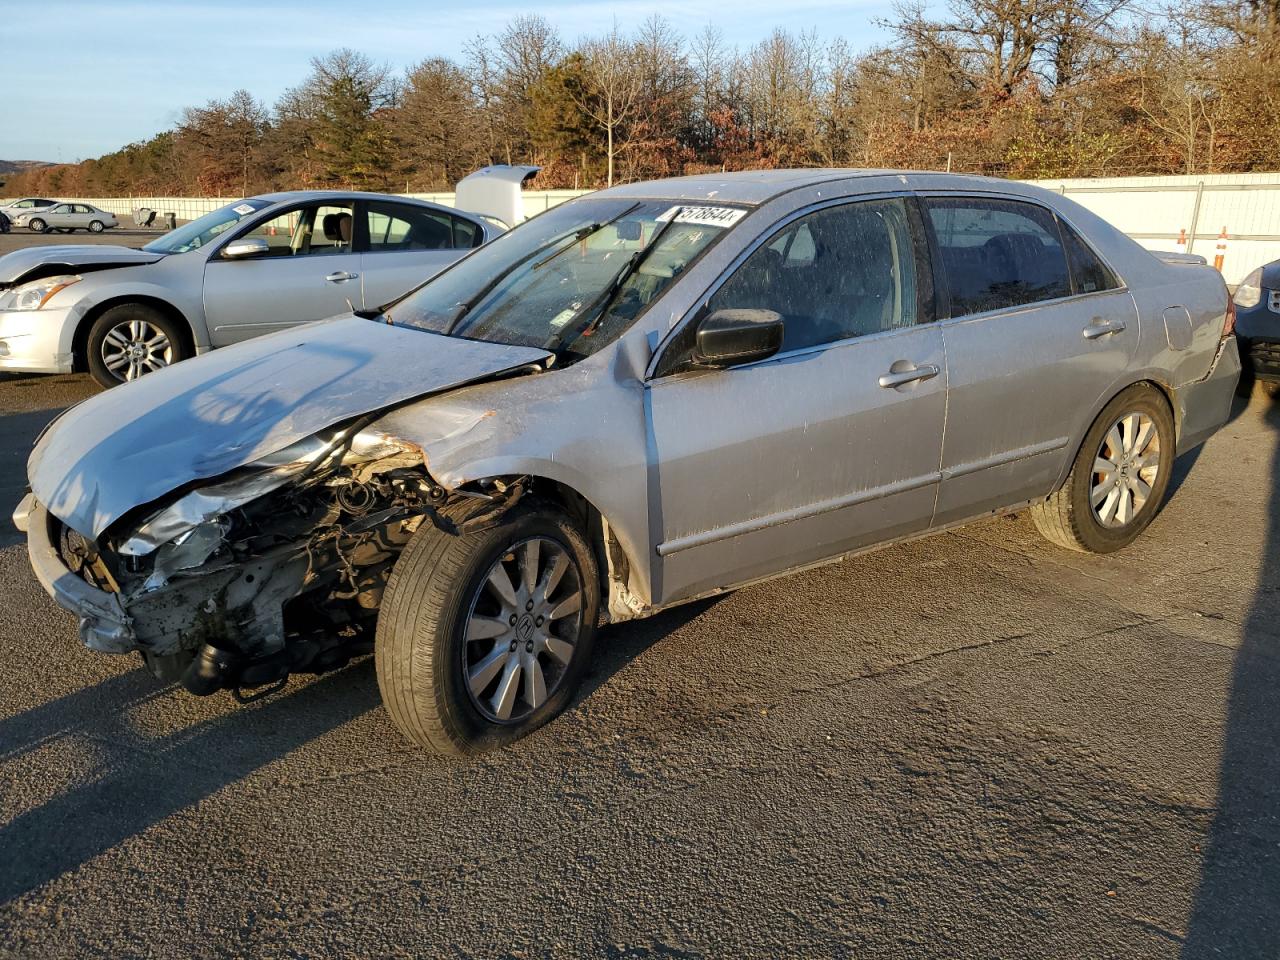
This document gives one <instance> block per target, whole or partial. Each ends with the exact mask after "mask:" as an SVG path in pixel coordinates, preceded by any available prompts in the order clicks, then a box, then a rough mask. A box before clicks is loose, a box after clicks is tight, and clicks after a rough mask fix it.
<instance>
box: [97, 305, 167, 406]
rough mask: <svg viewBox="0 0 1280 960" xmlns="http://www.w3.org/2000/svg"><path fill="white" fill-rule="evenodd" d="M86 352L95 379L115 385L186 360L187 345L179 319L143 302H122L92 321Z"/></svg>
mask: <svg viewBox="0 0 1280 960" xmlns="http://www.w3.org/2000/svg"><path fill="white" fill-rule="evenodd" d="M85 354H86V357H85V359H86V361H87V365H88V367H89V373H90V374H92V375H93V379H95V380H97V381H98V383H100V384H102V386H104V387H114V386H118V385H119V384H121V383H126V382H128V381H130V380H137V379H138V378H139V377H142V376H145V375H146V374H148V373H154V372H155V371H157V370H162V369H164V368H165V367H168V366H171V365H173V364H175V363H177V362H178V361H179V360H185V359H186V357H187V347H186V340H185V338H184V337H183V329H182V325H181V324H180V323H178V322H177V321H175V320H173V319H172V318H170V317H169V316H167V315H166V314H163V313H161V312H160V311H159V310H157V309H156V308H155V307H150V306H147V305H146V304H144V303H122V304H120V305H119V306H116V307H112V308H111V309H110V310H107V311H106V312H105V313H103V314H102V316H100V317H98V319H97V320H95V321H94V322H93V326H92V327H90V328H89V336H88V338H87V340H86V342H85Z"/></svg>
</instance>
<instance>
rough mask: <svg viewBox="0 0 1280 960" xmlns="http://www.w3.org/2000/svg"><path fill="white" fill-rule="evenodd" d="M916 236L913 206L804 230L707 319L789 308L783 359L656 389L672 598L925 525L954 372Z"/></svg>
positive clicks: (728, 284)
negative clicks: (934, 318) (931, 310)
mask: <svg viewBox="0 0 1280 960" xmlns="http://www.w3.org/2000/svg"><path fill="white" fill-rule="evenodd" d="M913 234H914V227H913V224H912V217H911V216H910V208H909V206H908V202H907V201H906V200H904V199H903V198H900V197H899V198H889V199H884V200H867V201H861V202H857V203H845V204H840V205H832V206H827V207H823V208H821V209H819V210H816V211H814V212H811V213H808V214H806V215H803V216H800V217H798V218H796V219H793V220H791V221H790V222H788V223H786V224H784V225H783V226H782V227H781V228H780V229H779V230H778V231H777V232H776V233H775V234H773V235H772V236H770V237H768V238H767V239H766V240H765V241H764V242H763V243H762V244H761V245H760V246H759V247H757V248H756V249H755V251H754V252H753V253H752V254H751V255H750V256H749V257H748V258H747V259H746V260H745V261H744V262H743V263H742V265H741V266H740V267H738V268H737V269H736V270H735V271H734V272H733V273H732V274H731V275H730V276H729V278H728V279H727V280H726V281H725V282H724V283H723V284H722V285H721V286H720V287H719V289H717V290H715V292H714V293H713V294H712V295H711V297H710V299H709V302H708V303H707V305H706V307H705V308H704V310H703V311H702V315H710V313H712V312H715V311H717V310H721V309H744V308H746V309H761V308H763V309H769V310H774V311H776V312H777V313H779V314H780V315H781V316H782V318H783V321H784V324H785V337H784V341H783V345H782V350H781V352H780V353H779V354H778V355H776V356H774V357H773V358H771V359H768V360H764V361H760V362H756V363H752V364H749V365H746V366H740V367H733V368H729V369H725V370H715V371H696V370H690V371H686V372H676V373H672V374H669V375H666V376H662V377H659V378H657V379H654V380H652V381H651V382H650V383H649V385H648V394H649V396H648V400H649V406H650V417H651V429H652V434H653V445H654V456H655V460H656V485H657V488H658V489H657V496H656V498H655V502H654V505H653V517H652V525H653V527H654V536H655V538H656V539H657V540H658V541H659V546H658V548H657V549H658V559H657V561H656V567H655V577H654V594H655V598H656V599H658V601H659V602H662V603H668V602H671V601H673V600H677V599H682V598H685V597H689V596H694V595H697V594H700V593H703V592H706V591H708V590H711V589H714V588H716V587H720V586H728V585H732V584H735V583H741V582H746V581H748V580H752V579H755V578H758V577H764V576H768V575H770V574H774V573H778V572H781V571H785V570H788V569H791V568H794V567H798V566H802V565H804V564H807V563H812V562H815V561H818V560H822V559H825V558H828V557H832V556H836V555H838V554H840V553H843V552H845V551H848V550H850V549H854V548H856V547H858V546H861V545H865V544H868V543H872V542H875V541H878V540H884V539H890V538H893V537H897V536H902V535H906V534H910V533H914V532H917V531H920V530H923V529H925V528H927V527H928V526H929V523H930V520H931V518H932V515H933V508H934V501H935V497H936V494H937V488H938V478H939V471H938V464H939V458H940V455H941V451H942V429H943V419H944V414H945V410H946V373H945V368H946V363H945V359H944V356H943V350H942V335H941V332H940V331H939V330H938V328H937V326H936V325H935V324H932V323H928V322H922V321H927V320H928V316H927V313H926V311H925V309H924V307H923V304H924V302H925V300H926V298H925V297H924V296H922V295H921V294H920V288H921V284H922V282H926V281H927V278H926V277H924V276H923V270H922V269H921V268H920V266H919V265H918V264H917V261H916V256H915V253H914V244H913ZM680 342H682V338H679V337H677V338H675V339H674V340H673V341H672V344H673V346H672V348H671V349H678V348H677V347H676V346H675V344H678V343H680ZM663 360H664V362H663V363H662V364H661V366H660V369H670V363H669V361H667V358H665V357H664V358H663Z"/></svg>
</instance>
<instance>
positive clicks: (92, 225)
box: [89, 220, 103, 233]
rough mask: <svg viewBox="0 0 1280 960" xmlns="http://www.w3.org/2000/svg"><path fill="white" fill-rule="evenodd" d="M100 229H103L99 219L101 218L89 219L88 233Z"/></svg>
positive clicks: (99, 230)
mask: <svg viewBox="0 0 1280 960" xmlns="http://www.w3.org/2000/svg"><path fill="white" fill-rule="evenodd" d="M102 230H103V227H102V221H101V220H90V221H89V232H90V233H101V232H102Z"/></svg>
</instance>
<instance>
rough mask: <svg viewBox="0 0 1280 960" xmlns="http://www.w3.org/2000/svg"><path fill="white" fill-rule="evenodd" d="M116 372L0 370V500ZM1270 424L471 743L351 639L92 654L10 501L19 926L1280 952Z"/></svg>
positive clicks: (930, 545) (593, 949) (718, 604)
mask: <svg viewBox="0 0 1280 960" xmlns="http://www.w3.org/2000/svg"><path fill="white" fill-rule="evenodd" d="M16 239H18V240H21V241H22V242H23V243H27V242H31V241H30V238H29V237H26V236H23V235H17V238H16ZM41 239H42V240H46V239H48V238H41ZM58 239H59V241H60V242H65V241H66V239H67V238H58ZM104 239H105V240H107V241H108V242H110V241H116V242H126V243H133V242H139V241H138V240H137V239H135V238H132V237H127V236H124V235H123V234H121V233H116V234H114V235H112V234H108V235H107V236H106V237H105V238H104ZM14 240H15V235H10V237H7V238H0V251H3V250H6V249H12V248H13V244H14ZM72 240H73V242H79V239H78V238H72ZM94 389H95V388H94V387H93V385H92V384H91V382H90V381H89V380H88V378H87V377H83V376H65V377H36V376H32V377H23V376H18V375H8V376H4V377H0V453H2V455H3V458H2V459H0V506H3V507H4V508H5V512H7V510H8V508H9V507H10V506H11V505H12V504H14V503H16V502H17V500H18V498H19V497H20V495H21V493H22V491H23V488H24V484H25V478H24V461H25V456H26V452H27V450H28V449H29V447H30V444H31V442H32V439H33V438H34V436H35V435H36V433H37V432H38V431H39V430H40V428H41V427H42V426H43V425H44V424H45V423H46V422H47V421H48V420H49V419H50V418H51V417H52V416H54V415H55V414H56V413H57V411H58V410H60V409H61V408H63V407H65V406H66V405H67V404H69V403H72V402H74V401H76V400H78V399H80V398H82V397H84V396H87V395H89V394H90V393H92V392H93V390H94ZM1277 428H1280V406H1276V405H1273V404H1272V403H1271V402H1270V401H1269V400H1267V399H1266V398H1265V397H1263V396H1261V395H1256V396H1255V397H1254V398H1253V399H1252V400H1251V402H1250V403H1248V404H1247V405H1246V404H1245V403H1244V402H1243V401H1241V402H1240V403H1238V405H1237V410H1236V416H1235V418H1234V419H1233V420H1232V422H1231V423H1230V424H1229V425H1228V426H1227V427H1226V428H1225V429H1224V430H1223V431H1222V432H1221V433H1220V434H1219V435H1218V436H1217V437H1215V438H1214V439H1213V440H1212V441H1210V443H1209V444H1207V445H1206V446H1205V447H1204V448H1202V449H1201V450H1200V451H1199V452H1198V453H1197V454H1195V455H1193V456H1189V457H1185V458H1183V459H1182V460H1181V461H1179V464H1178V470H1177V473H1176V474H1175V480H1174V485H1173V487H1172V489H1171V494H1170V497H1169V501H1168V503H1167V505H1166V506H1165V508H1164V510H1163V512H1162V514H1161V515H1160V516H1159V517H1158V518H1157V519H1156V521H1155V522H1154V523H1153V525H1152V526H1151V528H1150V529H1149V531H1148V532H1147V533H1146V534H1145V535H1144V536H1143V537H1141V538H1140V539H1139V540H1138V542H1137V543H1136V544H1135V545H1134V546H1133V547H1131V548H1130V549H1128V550H1127V551H1124V552H1122V553H1119V554H1115V555H1111V556H1107V557H1095V556H1087V555H1084V554H1073V553H1067V552H1064V551H1061V550H1059V549H1056V548H1054V547H1052V546H1050V545H1049V544H1048V543H1046V542H1044V541H1043V540H1041V539H1040V538H1039V537H1038V536H1037V534H1036V533H1035V531H1034V528H1033V527H1032V525H1031V523H1030V520H1029V519H1028V518H1026V517H1017V518H1006V519H995V520H990V521H987V522H984V523H981V524H978V525H976V526H972V527H968V528H966V529H963V530H960V531H957V532H952V533H946V534H942V535H939V536H936V537H932V538H928V539H925V540H921V541H917V542H915V543H912V544H908V545H905V546H900V547H896V548H892V549H888V550H885V551H881V552H879V553H874V554H870V555H865V556H862V557H858V558H854V559H850V560H846V561H844V562H842V563H839V564H835V565H832V566H828V567H824V568H820V569H817V570H813V571H810V572H808V573H805V574H801V575H797V576H793V577H790V578H787V579H783V580H779V581H775V582H773V583H769V584H764V585H759V586H755V587H751V588H748V589H744V590H741V591H738V592H736V593H734V594H731V595H729V596H726V597H723V598H721V599H719V600H717V601H712V602H704V603H700V604H695V605H690V606H687V607H684V608H681V609H677V610H675V611H672V612H670V613H668V614H665V615H663V616H660V617H658V618H656V619H654V620H651V621H645V622H640V623H635V624H629V625H625V626H622V627H615V628H610V629H608V630H606V631H604V633H603V634H602V636H601V638H600V640H599V641H598V644H597V658H596V663H595V666H594V669H593V672H592V674H591V676H590V677H589V679H588V682H587V684H586V689H585V690H584V692H583V694H582V695H581V696H580V697H579V698H578V700H577V702H576V703H575V704H574V705H573V706H572V707H571V708H570V709H569V711H568V712H567V713H566V714H565V715H564V716H563V717H562V718H561V719H559V720H558V721H556V722H555V723H552V724H551V725H549V726H548V727H545V728H544V729H543V730H541V731H540V732H538V733H537V734H535V735H534V736H532V737H531V738H529V739H527V740H525V741H522V742H520V743H518V744H516V745H515V746H514V747H512V748H510V749H508V750H507V751H505V752H503V753H499V754H495V755H490V756H488V757H485V758H482V759H479V760H473V761H465V762H459V761H445V760H440V759H437V758H434V757H430V756H426V755H423V754H422V753H420V752H418V751H416V750H415V749H413V748H411V747H410V746H409V745H408V744H406V743H405V742H404V741H402V740H401V739H400V738H399V736H398V735H397V733H396V732H395V730H394V729H392V727H391V724H390V722H389V721H388V719H387V717H386V715H385V713H384V712H383V710H382V708H381V707H380V705H379V702H378V692H377V686H376V682H375V678H374V674H373V666H372V663H371V662H369V661H367V660H366V661H363V662H359V663H357V664H355V665H353V666H351V667H349V668H348V669H346V670H343V671H341V672H338V673H335V674H331V675H327V676H323V677H320V678H295V679H294V680H292V681H291V682H290V684H289V686H288V687H287V688H286V690H285V691H284V692H283V693H281V694H280V695H277V696H275V697H272V698H270V699H267V700H264V701H262V702H260V703H257V704H254V705H252V706H248V707H241V706H238V705H236V703H235V702H234V701H233V700H232V699H231V698H230V697H229V696H227V695H225V694H223V695H216V696H213V697H209V698H206V699H196V698H193V697H191V696H189V695H187V694H186V693H184V692H182V691H181V690H179V689H176V688H175V687H173V686H163V685H160V684H158V683H157V682H156V681H154V680H152V679H151V678H150V676H149V675H148V674H146V673H144V672H143V671H142V670H140V669H139V664H138V661H136V660H134V659H130V658H112V657H108V656H104V655H99V654H92V653H90V652H88V651H86V650H84V649H83V648H82V647H81V646H80V644H79V642H78V640H77V639H76V634H75V624H74V622H73V621H72V619H71V618H70V617H69V616H67V615H66V614H64V613H63V612H62V611H60V610H59V609H58V608H57V607H56V606H55V605H54V604H53V603H52V602H51V601H50V600H48V599H47V598H46V596H45V595H44V593H43V591H41V589H40V588H39V586H38V585H37V584H36V582H35V580H34V579H33V577H32V576H31V574H30V572H29V568H28V565H27V559H26V553H25V549H24V546H23V543H22V540H21V538H20V537H19V536H18V535H17V534H16V532H13V531H12V530H11V528H8V527H7V525H6V527H5V530H4V531H0V954H4V955H8V956H12V957H21V958H33V957H87V956H104V957H112V958H119V957H131V956H139V957H150V956H154V957H174V956H200V957H242V956H253V957H276V956H280V957H325V956H361V957H375V956H405V957H408V956H413V957H424V956H458V957H543V956H549V957H577V956H587V955H598V956H610V957H767V956H781V955H791V956H857V957H977V956H982V957H990V956H1017V957H1072V958H1080V957H1175V956H1183V957H1219V956H1220V957H1231V958H1243V957H1275V956H1278V955H1280V910H1278V909H1277V906H1278V905H1280V819H1278V816H1277V810H1280V761H1278V760H1277V755H1278V752H1280V751H1278V746H1277V745H1278V744H1280V693H1278V692H1277V691H1280V653H1278V648H1277V641H1278V639H1280V600H1278V599H1277V597H1278V591H1280V545H1278V544H1277V537H1278V536H1280V525H1278V524H1277V520H1276V516H1277V510H1276V509H1275V507H1276V501H1277V500H1278V499H1280V487H1278V486H1277V476H1278V474H1277V467H1278V463H1277V460H1278V458H1280V447H1278V446H1277V442H1276V440H1277Z"/></svg>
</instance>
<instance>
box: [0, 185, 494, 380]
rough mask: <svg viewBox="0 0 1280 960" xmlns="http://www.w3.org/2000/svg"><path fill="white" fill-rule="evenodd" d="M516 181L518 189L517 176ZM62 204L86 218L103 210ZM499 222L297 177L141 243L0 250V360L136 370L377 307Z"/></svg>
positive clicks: (112, 376)
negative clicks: (283, 187)
mask: <svg viewBox="0 0 1280 960" xmlns="http://www.w3.org/2000/svg"><path fill="white" fill-rule="evenodd" d="M513 191H514V194H515V196H516V199H518V198H519V184H518V182H517V183H516V184H515V186H514V188H513ZM81 206H84V207H85V209H89V208H88V206H87V205H84V204H59V205H57V206H55V207H53V208H51V210H50V211H49V212H47V213H46V212H44V211H40V212H37V213H32V214H30V215H29V216H28V217H27V218H26V219H25V220H24V219H22V218H20V219H19V221H18V223H19V225H20V226H21V225H25V226H27V227H28V228H30V229H32V230H36V231H37V232H39V231H42V230H45V229H50V230H52V229H70V227H69V226H68V227H60V226H58V224H61V223H62V222H63V221H62V220H59V219H56V218H58V217H63V216H64V214H62V213H60V212H55V211H59V210H60V209H61V208H62V207H81ZM71 216H77V217H83V218H84V219H85V221H86V224H85V225H87V226H88V228H89V229H90V230H94V229H96V227H95V224H99V223H100V219H101V218H107V217H110V214H79V213H75V214H71ZM77 222H78V221H77ZM109 222H110V223H111V224H114V223H115V219H114V218H111V219H110V220H109ZM500 232H502V231H501V228H499V227H496V226H495V225H494V224H493V223H490V222H489V221H488V220H486V219H484V218H483V217H482V216H480V215H477V214H468V213H464V212H460V211H456V210H452V209H449V208H447V207H442V206H439V205H437V204H431V203H424V202H422V201H420V200H410V199H407V198H404V197H392V196H384V195H381V194H365V193H351V192H336V191H292V192H286V193H276V194H268V195H265V196H261V197H250V198H248V199H245V200H240V201H237V202H235V203H232V204H229V205H227V206H225V207H222V208H220V209H218V210H215V211H213V212H212V213H209V214H206V215H205V216H203V217H200V218H198V219H196V220H193V221H191V222H190V223H187V224H184V225H182V226H180V227H178V228H177V229H176V230H173V231H170V232H169V233H167V234H164V235H163V236H160V237H157V238H155V239H154V240H152V241H151V242H150V243H148V244H146V246H144V247H142V248H141V249H132V248H129V247H123V246H111V245H107V244H83V245H78V246H72V245H66V246H56V247H47V246H35V247H30V248H28V249H25V250H18V251H15V252H13V253H10V254H7V255H6V256H3V257H0V370H12V371H27V372H35V373H66V372H70V371H72V370H87V371H88V372H89V373H91V374H92V375H93V377H94V379H96V380H97V381H98V382H99V383H101V384H102V385H103V386H114V385H116V384H119V383H122V382H126V381H129V380H136V379H138V378H139V377H141V376H143V375H145V374H148V373H152V372H154V371H156V370H160V369H163V368H165V367H168V366H170V365H172V364H174V363H177V362H178V361H179V360H184V359H186V358H187V357H190V356H193V355H195V354H198V353H204V352H206V351H208V350H211V349H213V348H215V347H221V346H225V345H228V344H232V343H238V342H240V341H242V340H247V339H248V338H250V337H254V336H258V335H259V334H263V333H270V332H274V331H278V330H284V329H287V328H290V327H294V326H297V325H298V324H303V323H308V322H311V321H315V320H321V319H324V318H325V317H332V316H335V315H337V314H340V313H348V312H350V311H353V310H364V309H365V308H366V307H376V306H377V305H378V304H381V303H385V302H387V301H388V300H391V299H393V298H395V297H398V296H400V295H402V294H403V293H405V292H406V291H407V290H409V289H411V288H413V287H415V286H417V285H418V284H420V283H422V282H423V281H424V280H426V279H428V278H429V277H431V276H432V275H433V274H434V273H436V272H437V271H439V270H441V269H443V268H444V267H446V266H448V265H449V264H450V263H452V262H453V261H455V260H457V259H458V258H459V257H461V256H463V255H464V254H466V253H467V252H468V251H470V250H471V249H473V248H474V247H476V246H479V245H480V244H481V243H483V242H484V241H485V240H487V239H489V238H490V237H492V236H496V235H497V234H498V233H500Z"/></svg>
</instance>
